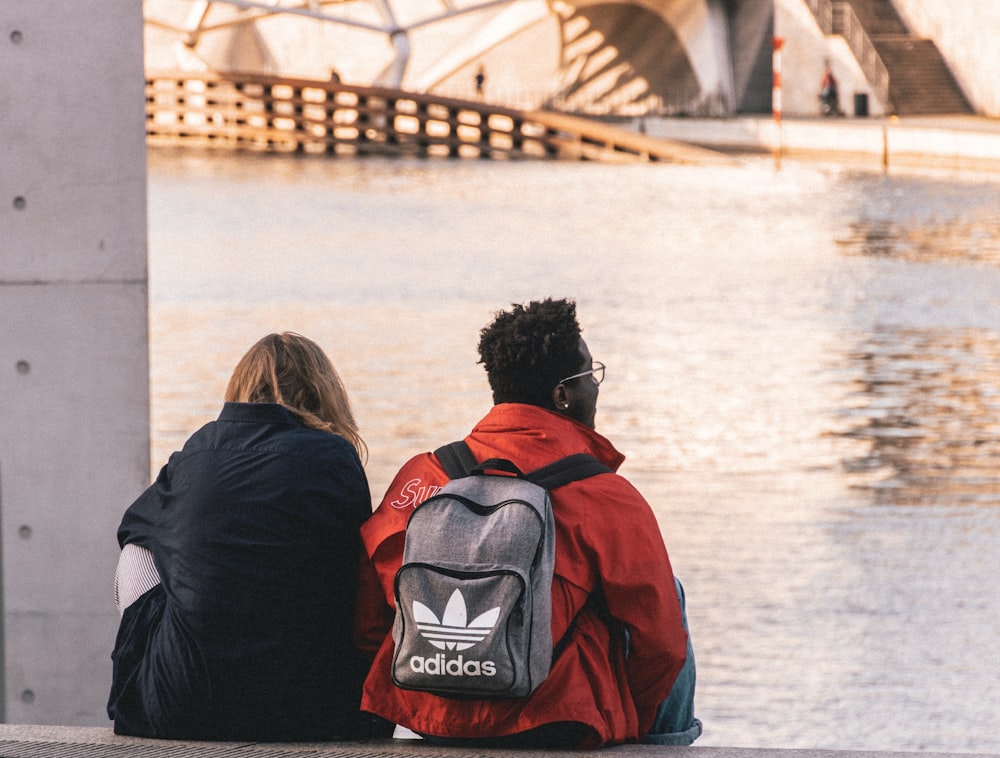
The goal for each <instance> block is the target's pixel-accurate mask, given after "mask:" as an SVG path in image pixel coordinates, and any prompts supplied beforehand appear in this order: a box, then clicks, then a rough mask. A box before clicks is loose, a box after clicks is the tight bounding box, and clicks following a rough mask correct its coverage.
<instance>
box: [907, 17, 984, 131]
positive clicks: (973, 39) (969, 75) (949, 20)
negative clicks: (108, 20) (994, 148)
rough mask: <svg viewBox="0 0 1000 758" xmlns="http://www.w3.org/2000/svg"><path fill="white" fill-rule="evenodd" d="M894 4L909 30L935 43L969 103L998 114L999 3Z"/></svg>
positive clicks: (982, 112)
mask: <svg viewBox="0 0 1000 758" xmlns="http://www.w3.org/2000/svg"><path fill="white" fill-rule="evenodd" d="M893 2H894V4H895V6H896V10H897V11H898V12H899V14H900V15H901V16H902V17H903V20H904V21H905V22H906V24H907V26H909V28H910V29H912V30H913V31H914V32H915V33H916V34H919V35H921V36H923V37H929V38H931V39H932V40H934V41H935V42H936V43H937V46H938V49H939V50H940V51H941V54H942V55H943V56H944V59H945V60H946V61H947V62H948V65H949V66H950V67H951V70H952V73H954V74H955V76H956V78H957V79H958V81H959V83H960V85H961V86H962V88H963V90H964V91H965V95H966V97H968V98H969V100H971V102H972V107H973V108H974V109H975V110H976V111H977V112H978V113H980V114H981V115H984V116H994V117H1000V83H998V82H1000V42H998V34H1000V2H997V0H961V2H955V0H893Z"/></svg>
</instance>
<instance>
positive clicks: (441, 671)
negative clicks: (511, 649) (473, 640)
mask: <svg viewBox="0 0 1000 758" xmlns="http://www.w3.org/2000/svg"><path fill="white" fill-rule="evenodd" d="M410 668H411V669H413V670H414V671H415V672H417V673H418V674H430V675H432V676H444V675H447V676H496V673H497V665H496V663H494V662H493V661H475V660H470V661H467V660H465V658H464V657H463V656H461V655H460V656H458V658H446V657H445V655H444V653H438V654H437V655H435V656H434V657H433V658H424V657H423V656H420V655H415V656H413V657H412V658H410Z"/></svg>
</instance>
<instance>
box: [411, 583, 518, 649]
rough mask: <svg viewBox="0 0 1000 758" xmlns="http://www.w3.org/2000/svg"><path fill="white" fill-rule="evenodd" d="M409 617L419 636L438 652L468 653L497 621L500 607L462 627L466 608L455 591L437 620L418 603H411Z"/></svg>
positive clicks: (432, 612)
mask: <svg viewBox="0 0 1000 758" xmlns="http://www.w3.org/2000/svg"><path fill="white" fill-rule="evenodd" d="M413 618H414V620H415V621H416V622H417V629H419V630H420V634H421V635H422V636H423V637H424V638H425V639H426V640H427V641H428V642H430V643H431V644H432V645H433V646H434V647H436V648H438V649H439V650H468V649H469V648H470V647H472V646H473V645H475V644H476V643H477V642H482V641H483V640H484V639H486V636H487V635H488V634H489V633H490V632H491V631H493V627H495V626H496V624H497V620H498V619H499V618H500V608H499V607H497V608H490V610H488V611H486V613H482V614H480V615H479V616H476V618H474V619H473V620H472V621H470V622H469V623H468V624H466V623H465V621H466V618H468V609H467V608H466V607H465V598H464V597H463V596H462V592H461V590H455V591H454V592H453V593H451V597H450V598H449V599H448V604H447V605H446V606H445V609H444V616H443V617H442V618H441V619H438V617H437V616H436V615H435V614H434V611H432V610H431V609H430V608H428V607H427V606H426V605H424V604H423V603H421V602H420V601H419V600H414V601H413Z"/></svg>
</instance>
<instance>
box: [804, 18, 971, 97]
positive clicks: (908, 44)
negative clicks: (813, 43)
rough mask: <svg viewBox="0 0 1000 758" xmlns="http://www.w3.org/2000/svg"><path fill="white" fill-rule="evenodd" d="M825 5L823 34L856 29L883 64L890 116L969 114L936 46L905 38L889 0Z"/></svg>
mask: <svg viewBox="0 0 1000 758" xmlns="http://www.w3.org/2000/svg"><path fill="white" fill-rule="evenodd" d="M831 5H832V29H830V30H829V32H832V33H833V34H843V35H844V36H845V37H849V35H853V36H855V37H857V36H859V33H858V31H857V30H856V29H854V28H853V27H854V26H855V25H859V26H860V27H861V29H862V30H863V33H861V34H860V36H862V37H866V38H867V41H868V42H870V44H871V46H872V47H873V48H874V50H875V52H876V53H877V57H878V58H879V59H881V62H882V64H884V67H885V71H886V72H887V73H888V79H889V90H888V98H889V102H890V104H891V108H892V110H893V112H895V113H896V114H897V115H900V116H915V115H931V114H968V113H972V112H973V111H972V107H971V106H970V105H969V101H968V100H967V99H966V97H965V95H964V94H963V93H962V90H961V89H960V88H959V86H958V83H957V82H956V81H955V77H954V76H953V75H952V73H951V71H950V70H949V69H948V66H947V64H946V63H945V61H944V58H942V57H941V52H940V51H939V50H938V48H937V45H935V44H934V42H933V41H932V40H929V39H923V38H920V37H917V36H916V35H914V34H911V33H910V31H909V30H908V29H907V28H906V25H905V24H904V23H903V20H902V19H901V18H900V16H899V14H898V13H897V12H896V9H895V8H894V7H893V5H892V2H891V0H834V1H833V2H832V3H831ZM810 6H813V3H810ZM817 17H819V16H817ZM848 41H849V42H851V40H850V39H849V40H848ZM853 47H854V45H853V44H852V48H853ZM859 60H861V58H860V56H859ZM862 65H864V61H862Z"/></svg>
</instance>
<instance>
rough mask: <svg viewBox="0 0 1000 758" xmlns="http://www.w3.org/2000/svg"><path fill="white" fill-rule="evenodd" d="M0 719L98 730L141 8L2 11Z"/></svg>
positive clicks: (43, 2)
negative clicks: (0, 637) (0, 649)
mask: <svg viewBox="0 0 1000 758" xmlns="http://www.w3.org/2000/svg"><path fill="white" fill-rule="evenodd" d="M0 72H2V73H0V324H2V325H3V329H2V330H0V398H2V403H3V406H2V421H0V530H2V534H0V540H2V542H0V545H2V556H0V558H2V564H0V565H2V568H0V571H2V577H0V578H2V587H3V590H2V610H3V615H2V620H3V654H4V663H5V666H4V668H3V676H4V681H3V687H2V688H0V692H2V693H3V699H4V702H3V704H2V705H3V716H4V720H6V721H8V722H18V723H37V724H45V723H61V724H72V725H86V724H95V725H105V724H107V723H108V721H107V716H106V715H105V713H104V704H105V701H106V699H107V691H108V684H109V681H110V673H111V667H110V659H109V654H110V651H111V648H112V646H113V644H114V635H115V631H116V627H117V613H116V612H115V608H114V602H113V595H112V582H113V577H114V568H115V563H116V561H117V544H116V542H115V530H116V527H117V524H118V520H119V518H120V517H121V512H122V511H123V510H124V508H125V507H126V506H127V505H128V503H129V502H130V501H131V500H132V499H133V498H134V497H135V496H136V495H137V494H138V493H139V492H140V491H141V490H142V488H143V487H144V486H146V484H147V483H148V481H149V463H148V461H149V399H148V359H147V327H146V324H147V318H146V313H147V306H146V169H145V137H144V113H143V111H144V93H143V74H142V4H141V3H138V2H134V1H132V0H74V2H60V1H58V0H0Z"/></svg>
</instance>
